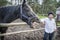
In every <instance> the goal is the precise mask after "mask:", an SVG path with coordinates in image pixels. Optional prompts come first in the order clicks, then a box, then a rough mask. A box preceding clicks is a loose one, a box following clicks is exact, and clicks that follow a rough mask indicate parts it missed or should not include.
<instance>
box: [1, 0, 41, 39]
mask: <svg viewBox="0 0 60 40" xmlns="http://www.w3.org/2000/svg"><path fill="white" fill-rule="evenodd" d="M18 18H20V19H21V20H22V21H24V22H26V23H27V24H28V25H29V26H30V27H31V28H33V27H32V23H33V22H37V23H40V20H39V18H38V17H37V15H36V14H35V13H34V12H33V10H32V8H31V7H30V6H29V5H28V4H27V2H26V0H23V2H22V4H20V5H16V6H5V7H0V23H11V22H12V21H14V20H16V19H18ZM7 29H8V27H1V26H0V32H1V34H3V33H6V30H7ZM1 40H4V36H2V37H1Z"/></svg>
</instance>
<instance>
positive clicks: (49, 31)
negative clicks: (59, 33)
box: [43, 12, 56, 40]
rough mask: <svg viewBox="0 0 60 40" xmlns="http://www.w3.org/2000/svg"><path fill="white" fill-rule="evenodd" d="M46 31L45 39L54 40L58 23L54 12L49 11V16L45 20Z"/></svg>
mask: <svg viewBox="0 0 60 40" xmlns="http://www.w3.org/2000/svg"><path fill="white" fill-rule="evenodd" d="M44 26H45V33H44V38H43V40H52V38H53V35H54V32H55V31H56V23H55V20H54V15H53V13H52V12H50V13H48V18H46V19H45V20H44Z"/></svg>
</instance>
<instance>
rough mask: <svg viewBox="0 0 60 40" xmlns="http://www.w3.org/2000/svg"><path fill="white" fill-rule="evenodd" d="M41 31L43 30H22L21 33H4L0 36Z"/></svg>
mask: <svg viewBox="0 0 60 40" xmlns="http://www.w3.org/2000/svg"><path fill="white" fill-rule="evenodd" d="M43 29H44V28H39V29H31V30H23V31H17V32H11V33H4V34H0V36H7V35H12V34H19V33H25V32H33V31H39V30H43Z"/></svg>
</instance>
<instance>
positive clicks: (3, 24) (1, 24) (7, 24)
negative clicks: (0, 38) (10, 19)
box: [0, 22, 27, 27]
mask: <svg viewBox="0 0 60 40" xmlns="http://www.w3.org/2000/svg"><path fill="white" fill-rule="evenodd" d="M26 24H27V23H25V22H21V23H0V26H2V27H9V26H18V25H20V26H21V25H26Z"/></svg>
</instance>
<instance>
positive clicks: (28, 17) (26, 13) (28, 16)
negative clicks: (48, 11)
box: [22, 0, 40, 26]
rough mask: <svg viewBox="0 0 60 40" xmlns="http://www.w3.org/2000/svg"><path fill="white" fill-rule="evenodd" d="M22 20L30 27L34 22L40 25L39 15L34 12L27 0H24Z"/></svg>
mask: <svg viewBox="0 0 60 40" xmlns="http://www.w3.org/2000/svg"><path fill="white" fill-rule="evenodd" d="M22 19H23V21H25V22H27V24H29V25H30V26H31V25H32V23H33V22H37V23H40V21H39V19H38V17H37V15H36V14H35V13H34V12H33V10H32V9H31V7H30V6H29V5H28V4H27V2H26V0H23V3H22Z"/></svg>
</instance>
